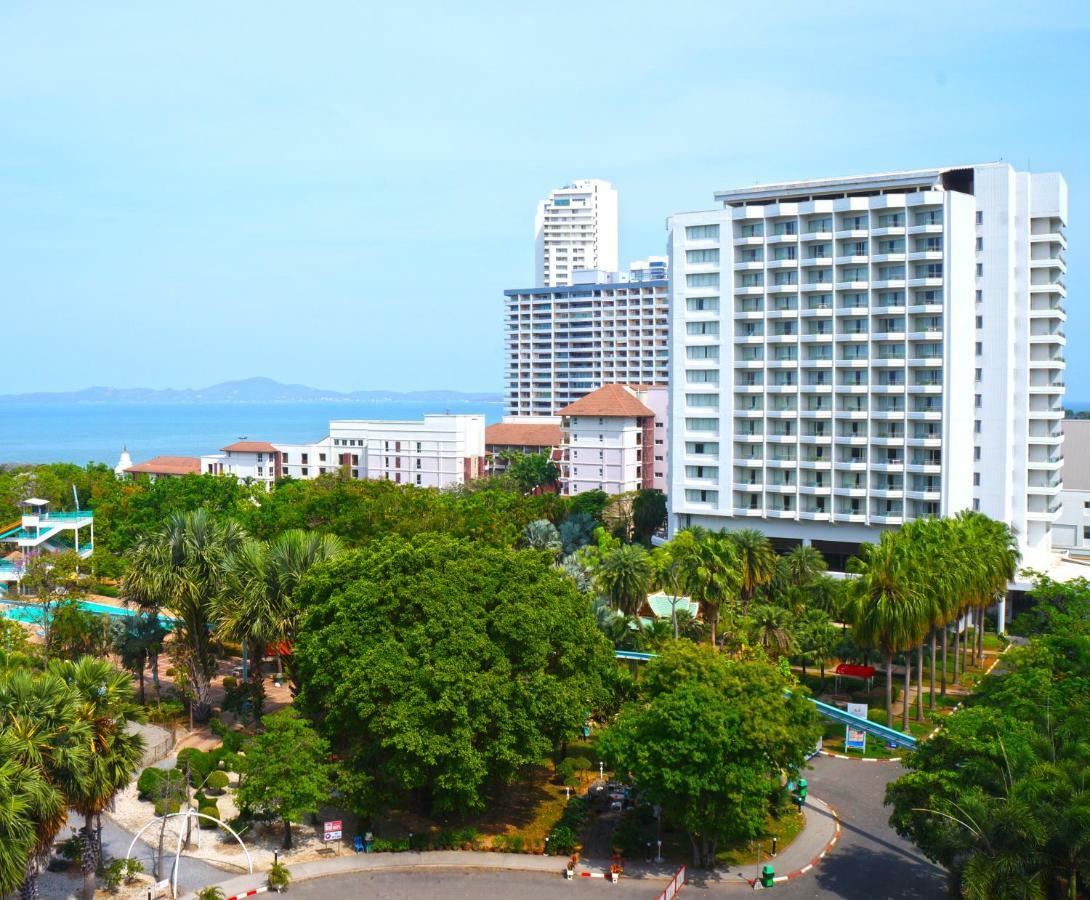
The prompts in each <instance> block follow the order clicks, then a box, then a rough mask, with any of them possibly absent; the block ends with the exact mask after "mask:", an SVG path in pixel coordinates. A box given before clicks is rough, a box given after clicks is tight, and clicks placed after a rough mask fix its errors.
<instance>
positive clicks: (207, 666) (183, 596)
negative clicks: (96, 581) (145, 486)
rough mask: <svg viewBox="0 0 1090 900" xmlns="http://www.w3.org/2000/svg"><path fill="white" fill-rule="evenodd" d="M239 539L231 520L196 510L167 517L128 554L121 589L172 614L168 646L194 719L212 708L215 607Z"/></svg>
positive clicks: (155, 610) (149, 608)
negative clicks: (186, 686)
mask: <svg viewBox="0 0 1090 900" xmlns="http://www.w3.org/2000/svg"><path fill="white" fill-rule="evenodd" d="M244 539H245V533H244V532H243V530H242V528H241V527H240V526H239V525H238V524H237V523H235V522H233V521H230V520H228V521H222V520H220V519H217V518H215V517H214V516H213V515H212V514H211V513H209V512H208V511H207V510H205V509H198V510H195V511H194V512H189V513H179V514H176V515H173V516H171V517H170V520H169V521H168V522H167V524H166V525H165V526H164V527H163V528H162V529H161V530H160V531H157V532H155V533H154V534H152V535H150V536H148V537H146V538H145V539H143V540H142V541H141V542H140V543H139V544H138V545H137V546H136V547H135V548H134V549H133V551H132V552H131V553H130V555H129V558H128V561H129V569H128V572H127V573H126V575H125V590H126V594H127V596H128V597H129V599H130V600H132V601H134V602H136V603H137V604H139V605H140V606H141V607H142V608H143V609H144V611H145V612H147V613H149V614H151V615H157V614H158V612H159V610H160V609H166V610H169V611H170V613H171V614H172V615H173V616H174V617H175V619H176V622H175V628H174V637H173V639H172V642H171V645H170V651H171V653H172V654H173V655H174V656H175V660H176V662H178V663H179V664H180V665H181V666H182V667H183V669H184V671H185V675H186V680H187V682H188V684H189V685H190V688H191V690H192V691H193V697H192V711H193V716H194V718H195V719H196V720H197V721H205V720H207V719H208V717H209V715H210V714H211V712H212V683H211V680H212V674H213V672H214V671H215V666H216V656H215V645H214V643H213V630H212V629H213V624H214V621H213V619H214V615H215V606H216V601H217V598H218V597H219V596H220V594H221V593H222V592H223V591H224V589H225V588H226V586H227V584H228V566H227V561H228V558H229V557H230V556H231V554H233V553H235V552H237V551H238V550H239V548H240V547H241V546H242V544H243V541H244Z"/></svg>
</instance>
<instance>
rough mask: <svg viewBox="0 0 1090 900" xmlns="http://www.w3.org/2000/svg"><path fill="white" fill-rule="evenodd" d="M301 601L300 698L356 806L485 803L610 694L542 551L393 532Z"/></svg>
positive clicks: (585, 613)
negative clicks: (340, 765) (339, 764)
mask: <svg viewBox="0 0 1090 900" xmlns="http://www.w3.org/2000/svg"><path fill="white" fill-rule="evenodd" d="M299 597H300V603H301V605H302V606H303V607H304V608H305V609H306V612H305V614H304V616H303V620H302V623H301V626H300V630H299V635H298V638H297V641H296V644H295V660H294V665H295V667H296V676H297V677H298V679H299V685H300V690H299V695H298V701H299V703H300V704H301V705H302V707H303V708H305V709H307V710H309V711H312V712H313V713H315V714H316V715H317V717H318V720H319V721H320V722H321V725H322V728H323V731H324V733H325V735H326V736H327V737H328V738H329V740H330V743H331V745H332V747H333V749H334V751H335V752H336V753H338V754H339V755H340V756H341V757H342V758H343V759H344V763H345V770H346V774H345V777H344V778H342V780H341V782H340V787H341V788H342V789H343V790H345V791H346V793H347V794H348V795H349V796H350V798H351V800H352V801H353V802H354V805H355V806H356V807H357V809H359V810H360V811H361V812H368V811H372V810H375V809H378V808H381V806H383V805H384V804H391V803H410V804H413V805H416V806H419V807H423V808H434V809H436V810H447V811H449V810H455V809H470V810H472V809H480V808H481V807H482V806H483V805H484V804H485V802H486V798H487V796H488V791H489V789H490V788H491V787H492V786H493V785H496V784H498V783H507V782H510V781H511V780H512V779H514V778H515V777H516V776H517V774H518V772H519V770H520V769H521V768H522V767H523V766H525V765H528V764H531V763H535V762H537V761H539V760H540V759H542V758H543V756H545V755H546V754H547V753H549V752H550V751H551V750H552V749H553V748H554V747H556V746H558V745H560V744H561V743H562V742H563V741H565V740H567V739H569V738H571V737H572V736H574V735H575V734H577V733H578V732H579V730H580V728H581V727H582V725H583V723H584V721H585V716H586V713H587V710H589V709H593V708H596V707H597V706H598V705H599V703H600V702H602V701H604V700H605V699H606V698H605V697H604V690H603V683H604V682H603V679H604V677H605V676H606V675H607V674H608V673H609V671H610V669H611V667H612V666H613V661H612V660H611V658H610V650H611V648H610V646H609V643H608V642H607V641H606V640H605V639H604V638H603V637H602V635H601V634H600V633H599V631H598V629H597V627H596V625H595V622H594V618H593V616H592V615H591V612H590V609H589V606H588V604H587V602H586V600H585V598H583V597H582V596H581V595H580V594H579V593H578V591H577V590H576V589H575V587H574V585H573V584H572V583H571V582H570V581H568V579H567V578H566V577H565V576H564V575H563V574H561V573H560V572H559V571H557V570H556V569H555V568H554V567H552V566H551V565H549V564H548V562H547V561H546V560H544V559H543V558H542V557H541V556H540V555H538V554H531V553H525V552H520V551H515V550H508V549H500V548H489V547H482V546H481V545H480V544H472V543H469V542H464V541H458V540H455V539H453V538H450V537H447V536H439V535H426V536H419V537H417V538H415V539H413V540H412V541H406V540H404V539H402V538H396V537H392V538H389V539H387V540H385V541H382V542H380V543H378V544H375V545H372V546H370V547H368V548H367V549H366V550H362V551H354V552H348V553H346V554H344V555H342V556H340V557H337V558H336V559H334V560H332V561H331V562H327V563H324V564H322V565H319V566H316V567H315V568H314V570H313V571H312V572H311V573H310V575H308V577H307V578H305V579H304V580H303V583H302V584H301V586H300V589H299Z"/></svg>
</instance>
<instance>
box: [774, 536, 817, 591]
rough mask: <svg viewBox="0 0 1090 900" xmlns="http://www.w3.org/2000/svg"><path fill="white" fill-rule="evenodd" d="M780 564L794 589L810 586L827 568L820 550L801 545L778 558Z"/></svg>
mask: <svg viewBox="0 0 1090 900" xmlns="http://www.w3.org/2000/svg"><path fill="white" fill-rule="evenodd" d="M780 563H781V565H782V566H783V569H784V573H785V574H786V575H787V580H788V581H789V582H790V583H791V584H793V585H794V586H795V587H803V586H804V585H808V584H810V583H811V582H813V581H814V580H815V579H816V578H817V577H818V576H819V575H821V574H823V573H824V572H825V570H826V569H828V568H829V567H828V564H827V563H826V562H825V557H824V556H822V555H821V551H820V550H817V549H815V548H814V547H809V546H804V545H801V544H800V545H799V546H798V547H795V548H794V549H793V550H791V551H790V552H789V553H785V554H784V555H783V556H782V557H780Z"/></svg>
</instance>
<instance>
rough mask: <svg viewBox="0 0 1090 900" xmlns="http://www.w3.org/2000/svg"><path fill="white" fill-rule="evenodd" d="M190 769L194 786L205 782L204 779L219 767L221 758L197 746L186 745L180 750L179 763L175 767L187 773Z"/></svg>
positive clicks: (190, 776) (191, 782)
mask: <svg viewBox="0 0 1090 900" xmlns="http://www.w3.org/2000/svg"><path fill="white" fill-rule="evenodd" d="M187 767H188V769H189V783H190V784H191V785H193V786H194V787H196V786H198V785H201V784H203V783H204V780H205V779H206V778H207V777H208V776H209V775H211V774H212V773H213V772H214V771H215V770H216V769H217V768H219V759H218V758H216V756H214V755H213V754H212V753H205V751H203V750H199V749H198V748H196V747H186V748H185V749H184V750H180V751H179V752H178V763H177V765H176V766H175V768H176V769H177V770H178V771H179V772H181V773H183V774H185V771H186V768H187Z"/></svg>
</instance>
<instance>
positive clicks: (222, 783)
mask: <svg viewBox="0 0 1090 900" xmlns="http://www.w3.org/2000/svg"><path fill="white" fill-rule="evenodd" d="M229 783H230V782H229V779H228V778H227V773H226V772H220V771H218V770H217V771H215V772H213V773H212V774H211V775H209V776H208V780H207V781H205V783H204V786H205V787H206V788H207V789H208V790H209V791H211V792H212V793H214V794H222V793H223V792H224V790H226V788H227V785H228V784H229Z"/></svg>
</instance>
